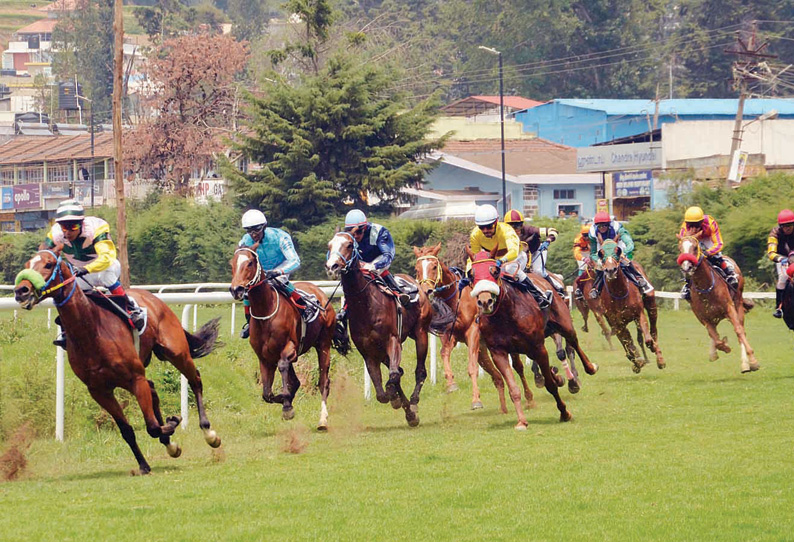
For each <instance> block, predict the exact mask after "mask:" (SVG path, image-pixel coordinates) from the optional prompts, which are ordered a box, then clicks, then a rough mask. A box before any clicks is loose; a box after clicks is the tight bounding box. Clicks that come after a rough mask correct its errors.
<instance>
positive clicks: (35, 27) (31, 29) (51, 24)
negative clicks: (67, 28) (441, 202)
mask: <svg viewBox="0 0 794 542" xmlns="http://www.w3.org/2000/svg"><path fill="white" fill-rule="evenodd" d="M56 24H58V19H40V20H38V21H36V22H35V23H31V24H29V25H27V26H24V27H22V28H20V29H19V30H17V32H16V33H17V34H51V33H52V30H53V29H54V28H55V25H56Z"/></svg>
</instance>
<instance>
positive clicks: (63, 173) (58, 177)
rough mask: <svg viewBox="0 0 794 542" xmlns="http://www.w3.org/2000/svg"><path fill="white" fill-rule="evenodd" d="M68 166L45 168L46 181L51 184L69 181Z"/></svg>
mask: <svg viewBox="0 0 794 542" xmlns="http://www.w3.org/2000/svg"><path fill="white" fill-rule="evenodd" d="M70 169H71V168H70V166H69V164H60V165H57V166H49V167H47V181H48V182H51V183H57V182H63V181H68V180H70V179H69V177H70V175H69V170H70Z"/></svg>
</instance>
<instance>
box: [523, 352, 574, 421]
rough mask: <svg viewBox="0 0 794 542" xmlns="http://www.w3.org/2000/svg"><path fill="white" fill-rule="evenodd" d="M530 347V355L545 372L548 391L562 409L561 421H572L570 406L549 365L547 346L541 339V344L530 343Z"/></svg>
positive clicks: (558, 407) (560, 409) (558, 408)
mask: <svg viewBox="0 0 794 542" xmlns="http://www.w3.org/2000/svg"><path fill="white" fill-rule="evenodd" d="M530 348H531V349H532V351H530V352H529V355H530V356H531V357H532V359H533V360H535V361H537V363H538V365H539V366H540V370H541V371H542V372H543V377H544V380H545V381H546V391H548V392H549V393H550V394H551V395H552V397H554V401H555V402H556V403H557V410H559V411H560V421H561V422H567V421H570V420H571V418H572V416H571V413H570V412H569V411H568V407H566V406H565V403H564V402H563V400H562V399H561V398H560V392H559V387H558V386H557V379H556V378H555V375H554V373H553V372H552V370H551V365H549V353H548V352H547V351H546V346H545V345H544V344H543V342H542V341H541V342H540V343H539V344H533V343H530Z"/></svg>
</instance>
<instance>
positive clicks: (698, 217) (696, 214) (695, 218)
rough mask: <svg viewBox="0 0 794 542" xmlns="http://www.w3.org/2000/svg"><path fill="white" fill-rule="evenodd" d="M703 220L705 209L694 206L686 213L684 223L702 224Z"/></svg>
mask: <svg viewBox="0 0 794 542" xmlns="http://www.w3.org/2000/svg"><path fill="white" fill-rule="evenodd" d="M702 220H703V209H701V208H700V207H697V206H694V207H690V208H689V209H687V210H686V213H684V222H701V221H702Z"/></svg>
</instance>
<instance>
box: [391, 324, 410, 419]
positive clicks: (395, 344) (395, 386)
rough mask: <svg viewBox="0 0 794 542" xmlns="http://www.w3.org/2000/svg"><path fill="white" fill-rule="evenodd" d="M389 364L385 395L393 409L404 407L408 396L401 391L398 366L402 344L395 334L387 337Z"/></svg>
mask: <svg viewBox="0 0 794 542" xmlns="http://www.w3.org/2000/svg"><path fill="white" fill-rule="evenodd" d="M386 350H387V356H388V358H387V359H388V366H389V380H387V381H386V396H387V397H388V398H389V401H391V407H392V408H393V409H394V410H397V409H398V408H405V407H407V405H408V398H407V397H406V396H405V393H403V390H402V386H400V378H401V377H402V374H403V370H402V369H401V368H400V361H401V360H402V344H401V343H400V338H399V337H397V336H396V335H391V336H390V337H389V344H388V346H387V347H386Z"/></svg>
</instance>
